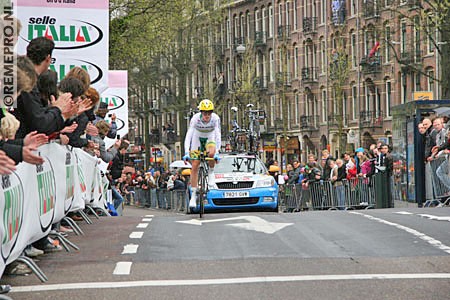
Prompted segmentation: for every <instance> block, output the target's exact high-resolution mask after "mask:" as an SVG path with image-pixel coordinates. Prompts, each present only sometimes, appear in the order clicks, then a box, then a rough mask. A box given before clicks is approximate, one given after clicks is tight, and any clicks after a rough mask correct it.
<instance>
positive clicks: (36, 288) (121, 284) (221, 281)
mask: <svg viewBox="0 0 450 300" xmlns="http://www.w3.org/2000/svg"><path fill="white" fill-rule="evenodd" d="M130 264H131V263H130ZM398 279H408V280H409V279H450V273H415V274H414V273H409V274H347V275H297V276H295V275H294V276H260V277H240V278H217V279H191V280H183V279H180V280H142V281H114V282H81V283H66V284H64V283H61V284H46V285H30V286H14V287H12V289H11V292H10V293H21V292H41V291H57V290H78V289H111V288H130V287H148V286H192V285H227V284H243V283H268V282H294V281H297V282H302V281H343V280H398Z"/></svg>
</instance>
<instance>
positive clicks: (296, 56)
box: [294, 44, 298, 78]
mask: <svg viewBox="0 0 450 300" xmlns="http://www.w3.org/2000/svg"><path fill="white" fill-rule="evenodd" d="M294 78H298V47H297V45H295V44H294Z"/></svg>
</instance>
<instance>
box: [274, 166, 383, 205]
mask: <svg viewBox="0 0 450 300" xmlns="http://www.w3.org/2000/svg"><path fill="white" fill-rule="evenodd" d="M379 176H382V174H381V173H380V174H375V175H374V176H372V177H370V178H354V179H351V180H343V181H342V185H339V186H333V183H332V182H331V181H328V180H320V181H316V182H310V183H308V184H307V185H306V184H286V185H284V186H282V187H281V188H280V192H279V200H280V207H281V211H283V212H298V211H303V210H337V209H368V208H374V207H375V205H376V199H377V197H376V195H377V186H376V180H375V179H376V178H377V177H379ZM379 190H380V189H379ZM378 194H379V196H380V197H382V195H381V194H380V192H378Z"/></svg>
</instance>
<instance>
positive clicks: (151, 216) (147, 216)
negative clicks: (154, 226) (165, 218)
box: [145, 215, 154, 218]
mask: <svg viewBox="0 0 450 300" xmlns="http://www.w3.org/2000/svg"><path fill="white" fill-rule="evenodd" d="M145 217H146V218H153V217H154V215H145Z"/></svg>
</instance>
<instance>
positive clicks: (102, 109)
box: [94, 102, 117, 139]
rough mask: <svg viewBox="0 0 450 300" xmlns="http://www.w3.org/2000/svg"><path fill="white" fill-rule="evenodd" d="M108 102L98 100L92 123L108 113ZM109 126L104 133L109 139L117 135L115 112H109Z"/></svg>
mask: <svg viewBox="0 0 450 300" xmlns="http://www.w3.org/2000/svg"><path fill="white" fill-rule="evenodd" d="M108 111H109V110H108V104H107V103H105V102H100V104H99V107H98V109H97V112H96V113H95V121H94V124H95V123H97V122H98V121H101V120H105V117H106V114H107V113H108ZM110 125H111V127H110V129H109V131H108V134H107V135H106V136H107V137H109V138H110V139H115V138H116V135H117V124H116V114H111V124H110Z"/></svg>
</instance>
